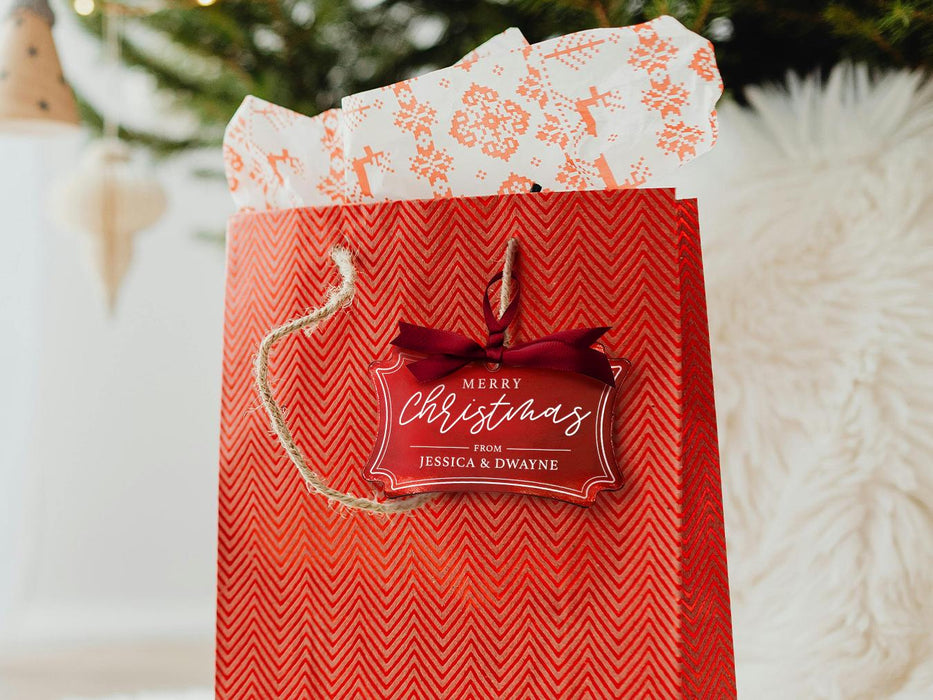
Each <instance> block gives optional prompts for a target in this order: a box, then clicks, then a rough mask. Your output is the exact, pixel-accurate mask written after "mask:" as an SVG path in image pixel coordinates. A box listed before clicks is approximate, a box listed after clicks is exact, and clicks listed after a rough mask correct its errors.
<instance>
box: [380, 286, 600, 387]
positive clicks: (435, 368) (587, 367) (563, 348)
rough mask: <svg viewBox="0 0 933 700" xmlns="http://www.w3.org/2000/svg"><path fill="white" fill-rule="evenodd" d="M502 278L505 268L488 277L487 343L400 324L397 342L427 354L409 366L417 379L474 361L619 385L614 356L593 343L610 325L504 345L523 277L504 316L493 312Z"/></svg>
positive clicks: (485, 296)
mask: <svg viewBox="0 0 933 700" xmlns="http://www.w3.org/2000/svg"><path fill="white" fill-rule="evenodd" d="M501 279H502V273H501V272H500V273H498V274H497V275H495V276H494V277H493V278H492V279H491V280H490V281H489V284H488V285H486V291H485V293H484V294H483V316H484V317H485V320H486V327H487V328H488V330H489V336H488V338H487V340H486V346H485V347H483V346H482V345H480V344H479V343H477V342H476V341H475V340H473V339H471V338H468V337H466V336H465V335H462V334H460V333H455V332H453V331H445V330H439V329H437V328H427V327H425V326H415V325H412V324H410V323H405V322H404V321H400V322H399V324H398V328H399V333H398V335H397V336H396V337H395V339H394V340H393V341H392V345H395V346H396V347H400V348H403V349H405V350H412V351H414V352H418V353H422V354H424V355H427V357H425V358H424V359H421V360H417V361H415V362H412V363H410V364H409V365H408V369H409V370H410V371H411V372H412V374H414V375H415V378H416V379H418V381H420V382H431V381H436V380H438V379H440V378H442V377H445V376H447V375H448V374H451V373H453V372H456V371H457V370H458V369H461V368H462V367H465V366H466V365H468V364H469V363H471V362H490V363H493V364H496V365H509V366H514V367H540V368H542V369H554V370H559V371H562V372H576V373H578V374H585V375H587V376H589V377H593V378H594V379H598V380H599V381H601V382H604V383H605V384H609V385H610V386H614V385H615V377H614V376H613V373H612V367H611V365H610V364H609V359H608V358H607V357H606V355H605V354H603V353H601V352H600V351H598V350H595V349H593V348H592V347H590V346H591V345H593V343H595V342H596V341H597V340H598V339H599V338H600V337H601V336H602V335H603V334H604V333H606V331H608V330H609V327H608V326H601V327H598V328H572V329H569V330H564V331H558V332H556V333H551V334H550V335H546V336H544V337H542V338H538V339H537V340H531V341H528V342H525V343H520V344H518V345H515V346H513V347H505V330H506V328H508V327H509V324H511V323H512V321H513V320H514V319H515V315H516V314H517V313H518V300H519V295H520V289H519V287H518V280H517V279H516V278H515V277H513V278H512V283H513V284H514V285H515V294H514V295H513V297H512V301H511V302H509V305H508V306H507V307H506V309H505V312H504V313H503V314H502V316H499V317H497V316H496V315H495V314H494V313H493V310H492V302H491V301H490V299H489V292H490V290H491V289H492V287H493V285H495V283H496V282H499V281H500V280H501Z"/></svg>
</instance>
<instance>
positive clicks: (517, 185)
mask: <svg viewBox="0 0 933 700" xmlns="http://www.w3.org/2000/svg"><path fill="white" fill-rule="evenodd" d="M534 184H535V183H534V180H532V179H531V178H528V177H525V176H524V175H519V174H518V173H509V176H508V177H507V178H506V179H505V180H504V181H503V182H502V184H501V185H499V194H527V193H529V192H531V187H532V185H534Z"/></svg>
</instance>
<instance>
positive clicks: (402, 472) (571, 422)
mask: <svg viewBox="0 0 933 700" xmlns="http://www.w3.org/2000/svg"><path fill="white" fill-rule="evenodd" d="M418 359H420V358H419V357H418V356H415V355H412V354H410V353H407V352H403V351H399V350H397V349H393V351H392V354H391V356H390V357H389V358H388V359H386V360H382V361H379V362H375V363H373V364H372V365H371V366H370V373H371V375H372V379H373V382H374V384H375V386H376V391H377V394H378V397H379V429H378V432H377V434H376V441H375V445H374V447H373V451H372V454H371V455H370V458H369V461H368V463H367V465H366V467H365V468H364V470H363V476H364V477H365V478H366V479H367V480H369V481H372V482H376V483H378V484H380V485H381V486H382V488H383V490H384V492H385V493H386V495H388V496H402V495H408V494H414V493H424V492H431V491H474V492H475V491H495V492H500V493H501V492H505V493H517V494H526V495H532V496H546V497H550V498H557V499H560V500H563V501H568V502H570V503H576V504H580V505H589V504H592V503H593V501H594V500H595V498H596V494H597V493H598V492H599V491H601V490H606V489H608V490H613V489H618V488H620V487H621V486H622V480H621V475H620V473H619V470H618V468H617V467H616V464H615V458H614V456H613V454H614V451H613V446H612V407H613V405H614V402H615V393H616V391H618V387H619V385H620V384H621V382H622V380H623V379H624V377H625V375H626V373H627V372H628V369H629V363H628V361H627V360H615V359H611V360H610V366H611V367H612V373H613V377H614V378H615V386H611V385H609V384H605V383H603V382H600V381H598V380H596V379H593V378H592V377H588V376H586V375H583V374H578V373H574V372H561V371H557V370H552V369H541V368H530V367H509V366H501V367H497V368H491V367H490V366H488V365H487V364H485V363H481V362H474V363H471V364H468V365H467V366H465V367H463V368H462V369H460V370H457V371H456V372H454V373H453V374H449V375H447V376H445V377H443V378H441V379H439V380H436V381H432V382H425V383H422V382H419V381H418V380H417V379H416V378H415V377H414V375H413V374H412V373H411V372H410V371H409V370H408V369H407V365H408V364H410V363H412V362H414V361H417V360H418Z"/></svg>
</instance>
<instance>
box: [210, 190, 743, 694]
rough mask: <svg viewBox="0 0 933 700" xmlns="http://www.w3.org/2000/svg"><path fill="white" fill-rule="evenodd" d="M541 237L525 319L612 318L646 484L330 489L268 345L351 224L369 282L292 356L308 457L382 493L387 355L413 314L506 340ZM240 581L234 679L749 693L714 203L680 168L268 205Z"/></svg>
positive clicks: (237, 487)
mask: <svg viewBox="0 0 933 700" xmlns="http://www.w3.org/2000/svg"><path fill="white" fill-rule="evenodd" d="M513 235H517V236H518V237H519V238H520V240H521V253H520V256H519V261H518V266H519V268H518V269H519V270H520V273H521V275H522V287H523V298H522V302H523V303H522V311H521V313H520V315H519V319H518V320H517V322H516V323H515V324H514V326H515V333H516V335H515V340H516V341H520V340H522V338H523V337H525V338H527V337H537V336H540V335H544V334H545V333H548V332H552V331H554V330H556V329H561V328H570V327H576V326H594V325H612V326H613V329H612V331H611V332H610V333H609V334H608V335H607V336H606V345H607V348H608V350H609V351H610V353H611V354H613V355H618V356H623V357H626V358H628V359H630V360H631V362H632V370H631V373H630V375H629V377H628V378H627V379H626V382H625V384H624V385H623V387H622V388H621V390H620V391H619V392H618V398H617V402H616V406H615V443H616V445H615V446H616V458H617V461H618V464H619V465H620V468H621V469H622V471H623V474H624V477H625V482H626V483H625V486H624V488H623V489H621V490H619V491H615V492H604V493H602V494H600V495H599V497H598V498H597V501H596V503H595V504H594V505H593V506H592V507H590V508H581V507H579V506H574V505H571V504H567V503H563V502H557V501H551V500H548V499H540V498H532V497H522V496H512V495H500V494H459V495H442V496H439V497H438V498H437V499H436V500H434V501H432V502H431V503H430V504H428V505H427V506H425V507H423V508H421V509H418V510H416V511H414V512H413V513H411V514H410V515H403V516H393V517H389V518H380V517H373V516H371V515H368V514H365V513H357V512H348V511H341V510H337V509H334V508H333V507H331V506H330V505H329V503H328V501H326V500H325V499H323V498H321V497H319V496H317V495H315V494H309V493H308V492H307V490H306V489H305V488H304V487H303V485H302V481H301V478H300V476H299V475H298V473H297V472H296V471H295V470H294V467H293V466H292V465H291V463H290V461H289V460H288V458H287V457H286V456H285V455H284V453H283V452H282V451H281V449H280V447H279V445H278V442H277V440H276V439H275V437H274V436H273V435H272V434H271V432H270V430H269V426H268V423H267V419H266V416H265V414H264V413H263V412H262V410H261V409H260V408H259V403H258V397H257V396H256V394H255V392H254V388H253V379H252V374H251V370H252V360H253V357H254V354H255V351H256V348H257V346H258V343H259V340H260V339H261V337H262V336H263V335H264V334H265V333H266V332H267V331H268V329H269V328H271V327H273V326H275V325H278V324H280V323H282V322H284V321H285V320H287V319H289V318H292V317H295V316H298V315H300V314H301V313H303V312H304V311H305V310H306V309H308V308H310V307H316V306H318V305H319V304H320V301H321V299H322V298H323V297H324V296H325V295H326V292H327V289H328V287H329V286H330V285H332V284H334V283H335V282H336V281H337V275H336V271H335V270H334V269H333V267H332V265H331V263H330V260H329V256H328V251H329V249H330V247H331V246H332V245H333V244H334V243H343V244H345V245H348V246H349V247H350V248H352V249H353V250H354V252H355V262H356V266H357V269H358V271H359V279H358V282H357V292H356V296H355V298H354V300H353V303H352V304H351V305H350V306H349V307H348V308H347V309H345V310H343V311H341V312H340V313H338V314H337V315H336V316H335V317H333V318H332V319H330V320H328V321H327V322H325V323H323V324H322V325H321V326H320V327H319V328H318V329H317V330H316V331H315V332H314V333H313V334H311V335H309V336H306V337H297V338H295V337H291V338H289V339H287V340H285V341H283V342H282V345H281V348H280V349H277V352H276V354H275V355H274V356H273V357H272V376H273V380H274V383H275V391H276V394H277V397H278V398H279V399H280V400H281V402H282V404H283V405H284V406H286V407H287V410H288V420H289V423H290V425H291V426H292V429H293V431H294V434H295V437H296V439H297V442H298V443H299V444H300V445H301V446H302V448H303V450H304V451H305V453H306V455H307V456H308V458H309V462H310V463H311V464H312V465H313V466H314V467H315V468H316V469H317V470H318V471H319V473H321V474H322V475H323V476H324V477H325V478H326V479H327V480H328V481H329V482H330V483H331V484H332V485H333V486H335V487H336V488H339V489H341V490H343V491H352V492H354V493H357V494H360V493H369V488H370V487H369V485H368V484H367V483H366V482H365V481H364V480H363V478H362V475H361V468H362V465H363V464H364V462H365V460H366V457H367V455H368V454H369V450H370V447H371V441H372V439H373V436H374V433H375V428H376V423H377V415H376V412H377V407H376V396H375V392H374V390H373V389H372V387H371V386H370V383H369V377H368V371H367V368H368V366H369V364H370V363H371V362H372V361H373V360H376V359H381V358H383V357H384V356H385V355H386V352H387V348H388V343H389V341H390V340H391V338H392V336H393V334H394V332H395V328H396V323H397V321H398V320H400V319H402V318H404V319H405V320H406V321H409V322H411V323H417V324H421V325H426V326H439V327H443V328H449V329H452V330H456V331H458V332H461V333H465V334H468V335H472V336H473V337H481V335H482V329H481V327H480V326H481V325H482V319H481V318H480V317H479V314H478V313H477V308H478V300H479V298H480V295H481V294H482V292H483V288H484V286H485V282H484V280H488V279H489V277H491V276H492V274H493V273H494V272H495V271H496V268H497V267H498V265H499V263H500V260H501V254H502V250H503V246H504V243H505V241H506V240H507V239H508V238H509V237H510V236H513ZM227 275H228V277H227V279H228V282H227V301H226V318H225V339H224V383H223V398H222V425H221V431H222V435H221V459H220V532H219V550H218V556H219V570H218V598H217V676H216V692H217V697H219V698H261V699H263V700H266V699H268V698H428V699H434V698H641V697H645V698H649V697H650V698H671V697H698V698H699V697H702V698H730V697H734V695H735V680H734V672H733V661H732V636H731V623H730V614H729V591H728V580H727V574H726V560H725V543H724V537H723V520H722V500H721V493H720V485H719V462H718V449H717V444H716V432H715V415H714V409H713V397H712V379H711V374H710V363H709V347H708V333H707V326H706V311H705V298H704V290H703V276H702V264H701V260H700V253H699V239H698V233H697V219H696V208H695V205H694V204H693V203H692V202H679V201H677V200H676V198H675V197H674V194H673V192H672V191H670V190H629V191H609V192H569V193H540V194H529V195H508V196H500V197H481V198H469V199H441V200H425V201H408V202H392V203H384V204H372V205H361V206H353V207H332V208H319V209H293V210H285V211H270V212H263V213H257V214H243V215H239V216H237V217H235V218H234V219H233V220H232V221H231V224H230V227H229V237H228V270H227Z"/></svg>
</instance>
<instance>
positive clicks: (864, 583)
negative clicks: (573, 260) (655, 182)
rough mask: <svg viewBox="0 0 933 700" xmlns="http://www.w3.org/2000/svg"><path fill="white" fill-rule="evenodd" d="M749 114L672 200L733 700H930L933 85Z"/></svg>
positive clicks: (848, 78)
mask: <svg viewBox="0 0 933 700" xmlns="http://www.w3.org/2000/svg"><path fill="white" fill-rule="evenodd" d="M751 101H752V105H753V109H750V110H740V109H739V108H737V107H735V106H734V105H728V104H727V105H726V106H725V107H724V108H723V110H722V114H721V117H722V121H721V132H722V133H721V142H720V144H719V146H717V148H716V149H714V151H713V152H712V153H711V154H710V155H708V156H705V157H704V158H701V159H700V160H698V161H696V162H695V163H693V164H691V165H690V166H688V168H687V169H686V170H685V172H684V173H683V178H682V182H681V183H679V184H680V185H681V186H682V187H681V191H682V193H684V194H694V193H696V194H699V195H700V198H701V199H700V214H701V220H702V229H703V237H704V256H705V263H706V277H707V291H708V296H709V313H710V324H711V333H712V346H713V360H714V372H715V382H716V398H717V402H718V413H719V427H720V443H721V449H722V469H723V486H724V492H725V493H724V495H725V514H726V528H727V538H728V545H729V568H730V578H731V585H732V598H733V616H734V630H735V648H736V659H737V672H738V677H739V695H740V697H744V698H755V699H756V700H759V699H761V700H768V699H770V698H774V699H777V698H780V699H781V700H784V699H785V698H884V697H898V698H901V699H902V700H904V699H906V698H917V699H918V700H919V698H933V640H931V630H933V600H931V598H933V464H931V461H933V152H931V144H933V84H927V85H925V86H924V85H923V84H922V81H921V79H920V77H919V76H916V75H909V74H905V73H897V74H891V75H888V76H886V77H883V78H880V79H878V80H875V81H872V80H870V79H869V77H868V74H867V72H866V71H864V70H862V69H853V68H851V67H840V68H838V69H836V71H835V72H833V74H832V76H831V77H830V79H829V80H828V82H827V83H826V84H825V85H821V84H820V83H819V82H818V81H815V80H805V81H800V80H791V81H790V82H789V84H788V86H787V88H786V89H773V90H757V91H753V92H752V93H751ZM202 696H203V697H204V698H207V697H211V693H210V692H209V691H203V693H202V694H194V693H193V694H190V695H188V694H186V695H178V696H177V697H178V698H186V699H188V698H190V699H191V700H194V699H195V698H201V697H202ZM122 697H127V696H122ZM133 697H136V698H139V699H140V700H141V699H142V698H143V697H146V696H133ZM170 697H173V696H169V695H163V694H159V695H154V696H151V698H152V700H156V698H158V700H169V698H170Z"/></svg>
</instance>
